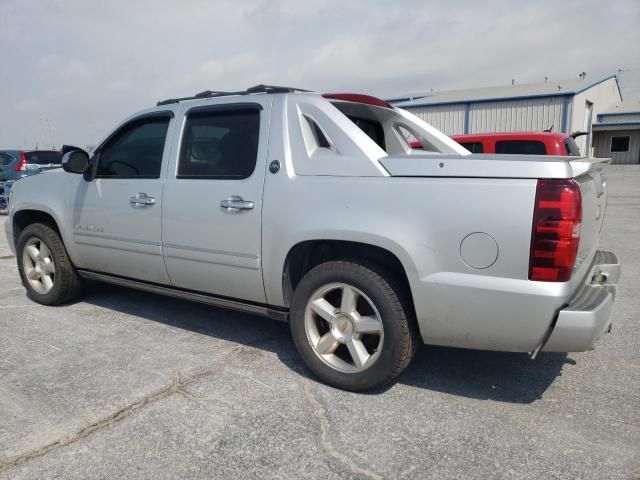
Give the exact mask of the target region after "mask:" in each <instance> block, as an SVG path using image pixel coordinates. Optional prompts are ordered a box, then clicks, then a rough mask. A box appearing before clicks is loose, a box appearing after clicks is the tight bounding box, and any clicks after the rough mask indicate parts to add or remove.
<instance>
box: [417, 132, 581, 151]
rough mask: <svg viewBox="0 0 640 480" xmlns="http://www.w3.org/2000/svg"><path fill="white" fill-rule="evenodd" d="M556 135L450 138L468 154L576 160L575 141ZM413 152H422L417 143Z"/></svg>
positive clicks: (534, 133)
mask: <svg viewBox="0 0 640 480" xmlns="http://www.w3.org/2000/svg"><path fill="white" fill-rule="evenodd" d="M581 134H582V132H577V133H574V134H571V135H568V134H566V133H556V132H503V133H501V132H495V133H471V134H466V135H452V136H451V138H452V139H453V140H455V141H456V142H458V143H459V144H460V145H462V146H463V147H464V148H466V149H467V150H469V151H470V152H471V153H511V154H519V155H558V156H563V157H564V156H579V155H580V149H579V148H578V145H577V144H576V141H575V137H576V136H578V135H581ZM411 146H412V147H413V148H417V149H421V148H422V145H420V142H412V143H411Z"/></svg>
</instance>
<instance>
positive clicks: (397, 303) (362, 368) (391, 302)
mask: <svg viewBox="0 0 640 480" xmlns="http://www.w3.org/2000/svg"><path fill="white" fill-rule="evenodd" d="M391 278H392V277H391V276H390V275H386V274H385V273H384V272H383V271H381V270H378V269H377V267H374V266H365V265H363V264H360V263H356V262H354V261H331V262H326V263H323V264H320V265H318V266H317V267H315V268H313V269H311V270H310V271H309V272H307V273H306V274H305V276H304V277H303V278H302V280H301V281H300V283H299V284H298V286H297V287H296V290H295V292H294V294H293V300H292V304H291V315H290V328H291V334H292V337H293V341H294V343H295V345H296V348H297V350H298V352H299V353H300V356H301V357H302V359H303V361H304V363H305V364H306V365H307V367H309V369H310V370H311V371H312V372H313V373H314V374H315V375H317V376H318V377H319V378H320V379H321V380H322V381H324V382H325V383H327V384H329V385H331V386H334V387H337V388H341V389H344V390H350V391H363V390H369V389H372V388H375V387H380V386H383V385H386V384H388V383H390V382H392V381H393V380H395V379H396V378H397V377H398V376H399V375H400V374H401V373H402V372H403V370H404V369H405V368H406V367H407V366H408V365H409V363H410V362H411V359H412V358H413V355H414V353H415V349H416V345H417V339H418V335H417V329H416V328H415V327H414V322H413V319H412V317H411V316H410V315H411V313H410V308H409V307H408V304H407V303H406V302H403V301H402V300H401V298H403V297H404V295H403V292H402V291H401V289H400V287H399V286H398V283H397V282H393V281H392V280H391ZM349 291H351V292H355V294H353V293H349ZM345 292H346V293H345ZM352 298H353V299H355V300H351V299H352ZM345 299H346V300H345ZM325 302H326V303H325ZM351 306H354V307H353V308H351ZM358 341H359V343H358ZM362 347H364V349H365V350H364V351H363V349H362ZM356 358H357V359H356Z"/></svg>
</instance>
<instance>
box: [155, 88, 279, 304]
mask: <svg viewBox="0 0 640 480" xmlns="http://www.w3.org/2000/svg"><path fill="white" fill-rule="evenodd" d="M271 101H272V96H271V95H269V96H263V97H260V98H255V99H252V101H251V102H246V103H237V99H235V101H234V99H230V102H229V103H226V104H224V103H223V104H221V105H216V106H206V104H201V105H200V106H193V105H189V106H184V108H185V111H184V112H183V111H181V116H182V119H181V122H182V127H181V128H178V129H177V131H181V132H182V137H181V139H180V141H179V142H176V145H175V147H174V151H173V153H172V155H171V158H172V159H175V162H174V164H173V165H170V167H169V171H168V174H167V183H166V186H165V191H164V198H163V209H162V237H163V251H164V258H165V263H166V266H167V271H168V273H169V277H170V279H171V282H172V284H173V285H174V286H176V287H180V288H185V289H189V290H197V291H203V292H207V293H212V294H215V295H220V296H225V297H236V298H241V299H243V300H250V301H254V302H259V303H264V302H265V293H264V286H263V283H262V257H261V255H262V252H261V243H260V228H261V221H260V220H261V208H262V191H263V183H264V175H265V165H266V157H267V146H268V141H267V140H268V133H269V132H268V126H269V115H270V112H271ZM196 105H197V104H196Z"/></svg>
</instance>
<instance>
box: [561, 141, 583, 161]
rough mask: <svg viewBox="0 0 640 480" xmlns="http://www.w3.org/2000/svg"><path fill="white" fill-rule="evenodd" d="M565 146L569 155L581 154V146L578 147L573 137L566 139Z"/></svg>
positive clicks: (576, 155)
mask: <svg viewBox="0 0 640 480" xmlns="http://www.w3.org/2000/svg"><path fill="white" fill-rule="evenodd" d="M564 146H565V147H566V148H567V155H569V156H571V157H579V156H580V148H578V144H577V143H576V141H575V140H574V139H573V138H567V139H566V140H565V141H564Z"/></svg>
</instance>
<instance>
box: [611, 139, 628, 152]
mask: <svg viewBox="0 0 640 480" xmlns="http://www.w3.org/2000/svg"><path fill="white" fill-rule="evenodd" d="M630 138H631V137H630V136H629V135H624V136H620V137H611V148H610V149H609V150H610V151H611V153H615V152H628V151H629V140H630Z"/></svg>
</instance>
